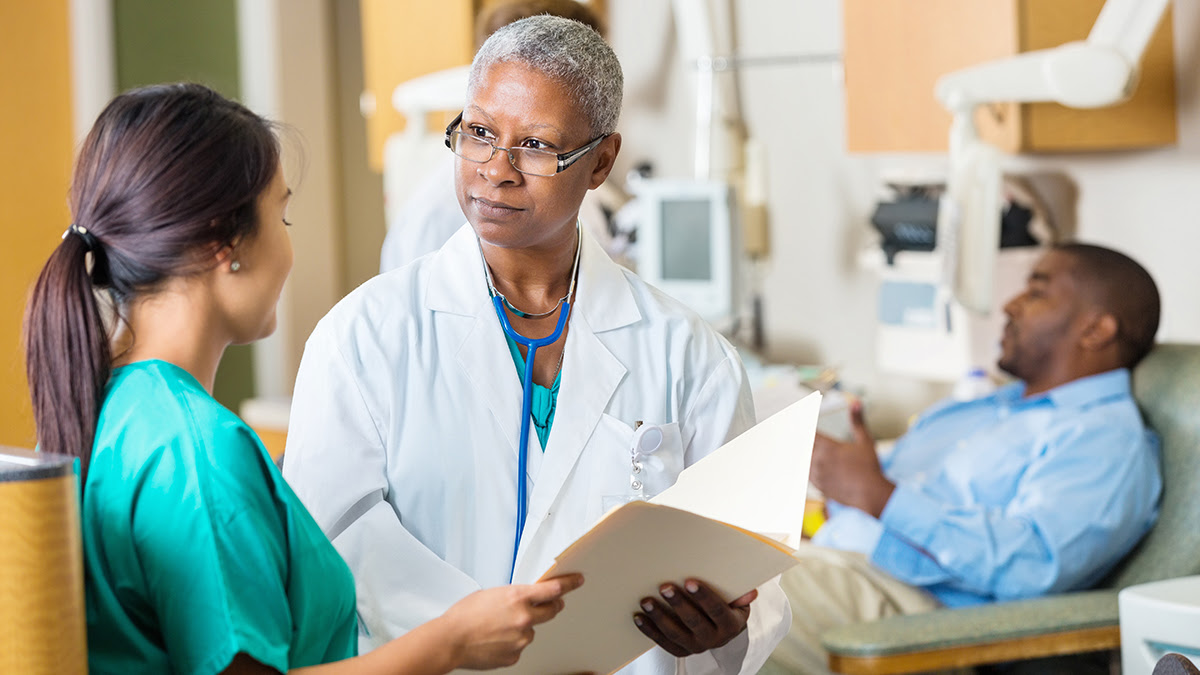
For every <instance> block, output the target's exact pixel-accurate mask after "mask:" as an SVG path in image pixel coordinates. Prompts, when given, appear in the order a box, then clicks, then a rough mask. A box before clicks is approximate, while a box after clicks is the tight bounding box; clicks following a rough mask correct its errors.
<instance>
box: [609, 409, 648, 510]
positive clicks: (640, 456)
mask: <svg viewBox="0 0 1200 675" xmlns="http://www.w3.org/2000/svg"><path fill="white" fill-rule="evenodd" d="M635 427H636V428H635V429H634V432H633V440H632V442H631V443H630V447H629V492H628V493H627V494H624V495H606V496H604V497H603V507H604V511H605V512H606V513H607V512H608V511H609V510H611V509H612V508H613V507H616V506H620V505H621V504H624V503H625V502H633V501H644V500H645V499H646V490H645V481H644V480H643V478H644V477H643V475H642V472H643V471H644V470H645V465H644V464H643V460H645V459H646V458H647V457H649V456H650V455H651V454H653V453H654V452H655V451H656V450H658V449H659V448H660V447H662V442H663V432H662V427H660V426H658V425H657V424H642V422H641V421H640V420H639V421H638V422H636V423H635Z"/></svg>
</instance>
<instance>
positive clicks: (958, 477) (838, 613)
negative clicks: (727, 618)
mask: <svg viewBox="0 0 1200 675" xmlns="http://www.w3.org/2000/svg"><path fill="white" fill-rule="evenodd" d="M1004 312H1005V314H1006V316H1007V317H1008V323H1007V325H1006V326H1005V328H1004V334H1003V338H1002V340H1001V343H1000V344H1001V352H1002V355H1001V358H1000V360H999V362H998V364H997V365H998V366H999V367H1000V369H1002V370H1004V371H1005V372H1007V373H1009V374H1011V375H1013V376H1014V377H1015V378H1017V380H1018V381H1016V382H1014V383H1012V384H1010V385H1008V386H1005V387H1002V388H1001V389H999V390H998V391H996V392H995V393H993V394H991V395H988V396H985V397H983V398H979V399H976V400H973V401H965V402H964V401H943V402H941V403H939V404H937V405H935V406H933V407H932V408H930V409H929V410H927V411H925V413H923V414H922V415H921V416H920V418H919V419H918V420H917V421H916V422H915V423H914V424H913V426H912V427H911V428H910V429H909V431H908V432H907V433H906V434H905V435H904V436H903V437H901V438H900V439H899V441H898V442H897V443H896V446H895V449H894V450H893V451H892V453H891V454H889V455H888V456H887V457H886V458H884V459H882V460H880V459H879V456H878V455H877V453H876V449H875V440H874V439H873V438H872V437H871V435H870V433H869V432H868V431H867V429H866V427H865V426H864V425H863V421H862V410H861V408H860V407H856V408H855V409H853V410H852V413H851V417H852V426H853V435H852V438H850V439H848V440H846V441H844V442H843V441H838V440H835V439H832V438H829V437H826V436H822V435H820V434H818V437H817V440H816V443H815V445H814V448H813V457H812V469H811V474H810V479H811V481H812V483H813V485H815V486H816V487H817V488H819V489H820V490H821V491H822V492H823V493H824V495H825V497H826V500H827V509H828V513H829V520H828V521H827V522H826V524H825V525H824V526H823V527H822V528H821V529H820V530H819V531H818V532H817V534H816V536H815V537H814V538H813V543H814V544H816V546H811V547H806V548H805V550H804V554H805V561H804V562H803V563H802V564H801V565H800V566H798V567H797V568H795V569H794V570H792V571H790V572H789V573H787V574H786V575H785V577H784V582H783V586H784V589H785V591H787V593H788V597H789V599H790V600H791V602H792V605H793V611H792V614H793V617H794V618H793V626H792V631H791V634H790V635H789V636H788V638H787V639H786V640H785V641H784V644H783V645H781V646H780V648H779V649H778V650H777V651H776V652H775V655H774V656H773V658H774V660H776V661H777V662H780V663H783V664H785V665H789V666H791V667H794V668H798V669H799V670H800V671H801V672H806V673H820V672H828V671H827V669H826V668H827V667H826V665H825V662H826V656H825V654H824V653H823V652H822V650H821V649H820V644H819V635H820V633H821V632H823V631H824V630H826V629H828V628H830V627H832V626H834V625H837V624H839V623H843V622H849V621H858V620H867V619H874V618H881V617H884V616H890V615H894V614H905V613H914V612H920V611H926V610H929V609H933V608H936V607H940V606H950V607H958V606H965V605H973V604H979V603H985V602H992V601H996V600H1009V599H1016V598H1025V597H1030V596H1037V595H1042V594H1046V593H1055V592H1061V591H1067V590H1072V589H1078V588H1085V587H1088V586H1089V585H1091V584H1094V583H1095V582H1097V581H1098V580H1099V579H1100V578H1101V577H1102V576H1103V575H1104V574H1105V573H1106V572H1108V571H1109V570H1110V569H1111V568H1112V567H1113V566H1114V565H1115V564H1116V563H1117V562H1118V561H1120V559H1121V558H1122V557H1124V555H1125V554H1126V553H1128V552H1129V550H1130V549H1132V548H1133V546H1134V545H1135V544H1136V543H1137V542H1138V540H1139V539H1141V537H1142V536H1143V535H1144V534H1145V533H1146V531H1147V530H1149V528H1150V526H1151V525H1153V523H1154V520H1155V518H1156V517H1157V515H1158V500H1159V494H1160V492H1161V489H1162V481H1161V476H1160V465H1159V452H1158V440H1157V437H1156V436H1155V435H1154V433H1153V432H1152V431H1150V430H1148V429H1147V428H1146V427H1145V425H1144V423H1143V421H1142V418H1141V416H1140V414H1139V412H1138V409H1137V406H1136V404H1135V403H1134V401H1133V398H1132V396H1131V393H1130V369H1132V368H1133V367H1134V366H1135V365H1137V363H1138V362H1139V361H1141V359H1142V357H1144V356H1145V355H1146V353H1148V352H1149V351H1150V348H1151V347H1152V346H1153V342H1154V335H1155V333H1156V331H1157V329H1158V320H1159V296H1158V290H1157V288H1156V287H1155V284H1154V281H1153V279H1151V277H1150V275H1149V274H1148V273H1147V272H1146V270H1145V269H1143V268H1142V267H1141V266H1140V265H1138V264H1137V263H1136V262H1134V261H1133V260H1131V259H1130V258H1128V257H1127V256H1125V255H1123V254H1121V253H1117V252H1116V251H1112V250H1109V249H1105V248H1101V247H1098V246H1090V245H1085V244H1067V245H1062V246H1058V247H1055V248H1052V249H1051V250H1050V251H1049V252H1048V253H1047V254H1046V255H1045V256H1043V257H1042V258H1041V259H1040V260H1039V261H1038V263H1037V264H1036V265H1035V266H1034V269H1033V271H1032V273H1031V274H1030V276H1029V279H1028V283H1027V285H1026V288H1025V290H1024V291H1023V292H1022V293H1020V294H1019V295H1017V296H1016V297H1015V298H1013V299H1012V300H1010V301H1009V302H1008V303H1007V304H1006V305H1005V306H1004Z"/></svg>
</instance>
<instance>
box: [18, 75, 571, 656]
mask: <svg viewBox="0 0 1200 675" xmlns="http://www.w3.org/2000/svg"><path fill="white" fill-rule="evenodd" d="M290 196H291V190H290V189H288V186H287V184H286V183H285V182H284V177H283V173H282V170H281V167H280V156H279V145H278V143H277V140H276V136H275V134H274V131H273V129H272V126H271V124H270V123H268V122H267V121H266V120H264V119H262V118H260V117H258V116H257V115H255V114H254V113H252V112H250V111H249V110H247V109H246V108H244V107H242V106H241V105H239V104H237V103H235V102H233V101H229V100H227V99H225V98H222V97H221V96H220V95H218V94H217V93H216V92H213V91H212V90H210V89H207V88H205V87H202V86H200V85H194V84H172V85H160V86H152V87H146V88H143V89H136V90H133V91H129V92H127V93H125V94H122V95H120V96H118V97H117V98H115V99H114V100H113V101H112V102H111V103H109V104H108V106H107V107H106V108H105V109H104V111H103V112H102V113H101V114H100V117H99V119H97V121H96V124H95V126H94V127H93V128H92V130H91V133H89V134H88V136H87V139H86V140H85V141H84V143H83V146H82V148H81V149H80V152H79V157H78V160H77V162H76V166H75V174H74V179H73V181H72V184H71V196H70V201H71V212H72V214H73V217H74V222H73V223H72V224H71V226H70V227H69V228H68V229H67V231H66V232H65V233H64V234H63V239H62V242H61V243H60V244H59V245H58V247H57V248H56V249H55V250H54V252H53V253H52V254H51V255H50V259H49V260H48V261H47V263H46V265H45V267H44V268H43V270H42V272H41V275H40V276H39V277H38V280H37V284H36V286H35V288H34V291H33V295H32V298H31V300H30V303H29V307H28V311H27V315H26V325H25V343H26V364H27V372H28V377H29V383H30V388H31V391H32V395H33V405H34V415H35V419H36V423H37V432H38V439H39V449H40V451H42V452H54V453H62V454H67V455H74V456H76V457H78V458H79V460H80V466H81V470H82V478H83V492H82V495H83V502H82V524H83V547H84V569H85V577H86V579H85V593H86V599H87V636H88V662H89V669H90V671H91V672H92V673H94V674H104V673H114V674H117V673H119V674H121V675H128V674H130V673H168V672H170V673H182V674H197V675H210V674H212V673H231V674H241V673H283V672H296V673H329V674H335V673H346V674H351V675H352V674H380V675H383V674H385V673H389V674H390V673H407V674H411V673H446V672H449V671H451V670H453V669H455V668H460V667H465V668H488V667H496V666H502V665H509V664H512V663H514V662H515V661H516V659H517V657H518V656H519V654H520V652H521V650H522V648H523V647H524V646H525V645H526V644H528V643H529V641H530V639H531V638H532V636H533V626H534V625H535V624H537V623H541V622H544V621H547V620H549V619H550V618H552V617H553V616H554V615H555V614H557V613H558V611H560V610H561V609H562V607H563V601H562V595H563V594H564V593H566V592H568V591H570V590H572V589H573V588H575V587H577V586H578V585H579V584H580V583H581V579H580V578H578V577H577V576H576V577H562V578H558V579H553V580H549V581H546V582H543V583H539V584H534V585H530V586H514V587H508V588H499V589H493V590H489V591H481V592H479V593H476V594H473V595H470V596H467V597H466V598H464V599H463V600H462V601H461V602H460V603H458V604H456V605H454V606H452V607H448V608H446V612H445V613H444V614H442V615H441V616H439V617H437V618H434V619H432V620H431V621H430V622H428V623H426V624H425V625H422V626H416V627H414V630H412V631H411V632H409V633H407V634H406V635H404V636H403V637H401V638H398V639H396V640H394V641H392V642H390V643H388V644H387V645H385V646H384V647H383V648H381V649H379V650H377V651H375V652H373V653H371V654H370V655H367V656H363V657H358V658H353V657H355V654H356V653H357V635H358V622H357V620H356V617H355V598H354V579H353V577H351V575H350V570H349V569H348V568H347V567H346V564H345V563H344V562H343V561H342V559H341V557H339V555H338V553H337V551H336V550H334V548H333V546H332V545H331V544H330V543H329V540H328V539H326V538H325V535H324V534H322V533H321V530H320V528H318V527H317V525H316V523H314V522H313V520H312V517H311V516H309V514H308V512H307V511H305V509H304V507H303V506H302V505H301V504H300V502H299V501H298V500H297V499H296V496H295V494H294V493H293V492H292V490H291V489H290V488H289V487H288V486H287V483H285V482H284V480H283V478H282V476H280V474H279V471H278V469H277V468H276V467H275V465H274V463H273V462H272V461H271V459H270V457H269V456H268V455H267V453H266V451H265V450H264V448H263V446H262V444H261V442H260V441H259V439H258V438H257V437H256V436H255V434H254V432H253V431H251V430H250V428H249V427H248V426H246V425H245V424H244V423H243V422H242V421H241V420H240V419H238V418H237V417H236V416H235V415H234V414H233V413H231V412H230V411H229V410H227V409H225V408H223V407H222V406H221V405H220V404H218V403H217V402H216V401H215V400H214V399H213V398H212V396H211V395H210V392H211V390H212V385H213V378H214V377H215V374H216V370H217V363H218V361H220V359H221V355H222V353H223V352H224V351H225V348H226V347H227V346H229V345H230V344H233V343H245V342H251V341H253V340H256V339H259V338H262V337H265V336H266V335H268V334H270V333H271V332H272V331H273V330H274V328H275V320H276V319H275V305H276V302H277V301H278V299H279V293H280V290H281V289H282V288H283V282H284V279H285V278H286V277H287V275H288V271H289V270H290V269H291V266H292V247H291V243H290V238H289V236H288V233H287V226H288V225H289V223H288V222H287V221H286V220H285V214H286V212H287V204H288V198H289V197H290ZM106 314H108V315H115V317H116V318H115V320H112V321H106V320H105V317H106ZM117 326H119V327H120V330H115V328H116V327H117ZM394 564H396V565H397V566H403V565H404V564H406V561H404V560H396V561H394Z"/></svg>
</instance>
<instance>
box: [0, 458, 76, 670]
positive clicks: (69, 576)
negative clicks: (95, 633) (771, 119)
mask: <svg viewBox="0 0 1200 675" xmlns="http://www.w3.org/2000/svg"><path fill="white" fill-rule="evenodd" d="M74 466H75V461H74V459H72V458H70V457H63V456H61V455H49V454H41V453H36V454H35V453H32V452H28V451H23V450H15V449H10V448H4V447H0V674H3V675H8V673H21V674H22V675H41V674H42V673H45V674H46V675H60V674H64V673H65V674H72V675H73V674H75V673H81V674H85V673H87V635H86V622H85V618H84V599H83V543H82V540H81V536H80V532H81V530H80V525H79V481H78V479H77V477H76V475H75V470H74Z"/></svg>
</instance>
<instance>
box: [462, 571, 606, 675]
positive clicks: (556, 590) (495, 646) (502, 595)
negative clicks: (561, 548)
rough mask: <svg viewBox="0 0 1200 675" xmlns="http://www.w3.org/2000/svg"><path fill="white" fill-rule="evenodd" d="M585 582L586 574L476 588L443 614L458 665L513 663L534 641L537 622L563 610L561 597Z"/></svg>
mask: <svg viewBox="0 0 1200 675" xmlns="http://www.w3.org/2000/svg"><path fill="white" fill-rule="evenodd" d="M582 585H583V575H582V574H568V575H565V576H561V577H555V578H553V579H548V580H546V581H540V582H538V583H536V584H529V585H521V586H500V587H498V588H489V589H486V590H482V591H476V592H474V593H472V594H470V595H468V596H467V597H465V598H463V599H462V600H460V601H458V602H457V603H455V604H454V605H453V606H451V607H450V609H448V610H446V613H445V614H443V615H442V616H441V617H440V619H439V620H440V621H442V622H445V624H446V625H447V626H449V635H450V638H451V640H452V641H453V642H452V644H453V647H454V649H453V652H454V657H455V658H454V661H455V663H456V666H455V667H456V668H470V669H474V670H483V669H488V668H499V667H502V666H511V665H513V664H514V663H516V662H517V659H518V657H520V656H521V650H523V649H525V647H526V646H528V645H529V643H530V642H532V641H533V627H534V626H536V625H537V624H539V623H545V622H547V621H549V620H550V619H553V618H554V617H555V615H557V614H558V613H559V612H561V611H562V609H563V606H564V603H563V599H562V596H563V595H565V594H567V593H570V592H571V591H573V590H575V589H576V588H579V587H580V586H582Z"/></svg>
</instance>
